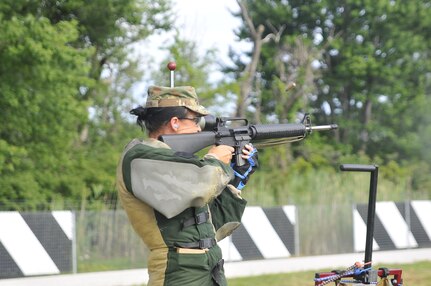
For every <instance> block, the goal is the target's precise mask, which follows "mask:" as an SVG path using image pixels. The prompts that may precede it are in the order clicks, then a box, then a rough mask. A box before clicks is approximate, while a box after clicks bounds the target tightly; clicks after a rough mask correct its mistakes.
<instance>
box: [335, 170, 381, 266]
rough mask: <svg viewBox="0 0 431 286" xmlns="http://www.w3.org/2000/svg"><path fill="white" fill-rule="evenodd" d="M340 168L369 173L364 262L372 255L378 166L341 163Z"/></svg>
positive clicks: (368, 260) (370, 258) (369, 259)
mask: <svg viewBox="0 0 431 286" xmlns="http://www.w3.org/2000/svg"><path fill="white" fill-rule="evenodd" d="M340 170H341V171H352V172H370V173H371V176H370V193H369V196H368V217H367V236H366V239H365V258H364V262H365V263H366V262H371V260H372V256H373V236H374V218H375V214H376V198H377V178H378V176H379V166H377V165H356V164H343V165H341V166H340ZM368 266H369V267H371V264H369V265H368Z"/></svg>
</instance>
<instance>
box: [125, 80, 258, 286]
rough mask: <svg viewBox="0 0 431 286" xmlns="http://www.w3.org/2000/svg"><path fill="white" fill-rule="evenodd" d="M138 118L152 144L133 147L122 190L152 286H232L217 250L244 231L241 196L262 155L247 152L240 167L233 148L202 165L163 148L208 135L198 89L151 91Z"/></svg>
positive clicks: (212, 154)
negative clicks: (170, 138)
mask: <svg viewBox="0 0 431 286" xmlns="http://www.w3.org/2000/svg"><path fill="white" fill-rule="evenodd" d="M131 113H132V114H134V115H136V116H137V123H138V124H139V125H140V126H141V127H142V128H144V127H145V128H146V130H147V132H148V137H149V138H148V139H146V140H144V141H140V140H137V139H134V140H132V141H131V142H130V143H129V144H128V145H127V146H126V148H125V150H124V153H123V155H122V158H121V160H120V163H119V165H118V169H117V187H118V192H119V196H120V199H121V202H122V205H123V208H124V209H125V210H126V212H127V215H128V217H129V220H130V222H131V224H132V226H133V228H134V229H135V231H136V232H137V233H138V235H139V236H140V237H141V238H142V240H143V241H144V243H145V244H146V245H147V246H148V248H149V249H150V254H149V257H148V273H149V283H148V285H153V286H154V285H175V286H178V285H187V286H192V285H196V286H203V285H204V286H205V285H226V284H227V283H226V278H225V276H224V270H223V259H222V252H221V249H220V247H219V246H218V245H217V242H219V241H220V240H222V239H223V238H225V237H226V236H228V235H230V234H231V233H232V232H233V231H234V230H235V229H236V228H237V227H238V226H239V225H240V221H241V217H242V214H243V212H244V208H245V205H246V201H245V200H244V199H243V198H242V197H241V190H240V189H242V187H243V186H244V185H245V183H246V182H247V180H248V177H249V175H250V174H252V173H253V172H254V170H255V168H256V167H257V165H258V162H257V150H256V149H255V148H253V146H251V145H247V146H246V148H245V149H244V150H243V151H242V152H243V154H242V157H243V158H244V159H246V162H247V164H246V165H245V166H241V167H236V166H235V165H233V166H231V159H232V153H233V151H234V149H233V148H232V147H230V146H226V145H220V146H213V147H212V148H210V149H209V151H208V153H207V154H206V155H205V156H204V157H203V158H201V159H200V158H197V157H195V156H194V155H193V154H188V153H181V152H175V151H173V150H172V149H170V148H169V146H168V145H166V144H165V143H163V142H161V141H159V140H157V138H158V137H159V136H160V135H164V134H182V133H196V132H200V131H201V128H200V126H199V121H200V118H201V117H202V116H204V115H207V114H208V111H207V110H206V109H205V108H204V107H203V106H201V105H199V103H198V98H197V95H196V92H195V89H194V88H193V87H189V86H183V87H170V88H168V87H155V86H153V87H150V88H149V90H148V99H147V103H146V106H145V107H138V108H135V109H133V110H132V111H131Z"/></svg>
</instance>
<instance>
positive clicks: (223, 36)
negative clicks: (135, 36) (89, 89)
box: [133, 0, 250, 98]
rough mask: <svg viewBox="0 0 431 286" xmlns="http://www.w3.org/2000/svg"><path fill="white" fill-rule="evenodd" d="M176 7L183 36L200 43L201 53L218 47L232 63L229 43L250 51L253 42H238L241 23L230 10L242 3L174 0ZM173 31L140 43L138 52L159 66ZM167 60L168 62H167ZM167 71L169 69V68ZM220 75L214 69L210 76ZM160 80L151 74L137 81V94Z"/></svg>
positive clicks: (217, 77)
mask: <svg viewBox="0 0 431 286" xmlns="http://www.w3.org/2000/svg"><path fill="white" fill-rule="evenodd" d="M172 2H173V4H174V7H175V8H174V10H175V11H176V13H177V15H178V16H177V19H176V27H178V29H179V31H180V33H181V35H182V37H183V38H185V39H187V40H190V41H194V42H196V43H197V44H198V45H197V46H198V47H199V48H200V49H199V53H200V54H201V55H203V54H204V52H205V51H207V50H208V49H211V48H215V49H217V51H218V57H219V59H220V60H219V62H221V63H224V64H226V63H229V57H228V51H229V47H231V48H233V49H234V50H235V51H238V52H241V51H248V50H249V49H250V44H248V43H245V42H242V43H239V42H236V41H235V39H236V36H235V34H234V30H235V29H236V28H237V27H239V25H240V23H241V21H240V19H238V18H237V17H234V16H233V15H232V13H231V11H234V12H238V11H239V6H238V4H237V2H236V1H235V0H173V1H172ZM170 38H172V35H166V34H164V35H161V36H159V35H154V36H151V37H150V38H149V42H148V41H146V42H145V44H144V45H142V46H139V47H138V49H137V51H136V53H138V54H145V55H151V59H148V60H147V63H145V64H152V65H153V66H160V63H161V61H162V60H164V59H165V57H166V54H165V53H164V52H163V51H162V50H161V49H160V47H161V46H162V45H166V41H169V40H170ZM166 64H167V63H166ZM167 72H168V71H167ZM220 77H221V74H220V73H213V74H212V75H210V79H212V80H214V81H216V80H218V79H219V78H220ZM153 84H156V85H157V84H158V83H154V82H152V80H151V79H150V78H144V79H143V81H142V82H139V83H137V84H136V86H135V88H134V92H133V93H134V94H135V96H137V97H141V98H142V96H146V90H147V89H148V87H149V86H150V85H153Z"/></svg>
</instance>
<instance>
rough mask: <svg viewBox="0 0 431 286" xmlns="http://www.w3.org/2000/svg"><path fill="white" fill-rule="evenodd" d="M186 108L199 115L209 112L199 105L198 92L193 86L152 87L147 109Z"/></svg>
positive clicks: (149, 91) (149, 92)
mask: <svg viewBox="0 0 431 286" xmlns="http://www.w3.org/2000/svg"><path fill="white" fill-rule="evenodd" d="M172 106H184V107H186V108H188V109H190V110H191V111H194V112H196V113H198V114H199V115H207V114H209V112H208V111H207V110H206V109H205V107H203V106H202V105H200V104H199V101H198V96H197V95H196V91H195V89H194V88H193V87H191V86H177V87H163V86H150V88H149V89H148V98H147V103H146V105H145V107H147V108H152V107H172Z"/></svg>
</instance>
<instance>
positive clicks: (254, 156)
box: [231, 148, 259, 190]
mask: <svg viewBox="0 0 431 286" xmlns="http://www.w3.org/2000/svg"><path fill="white" fill-rule="evenodd" d="M249 156H250V157H249V158H248V159H246V160H245V164H244V165H243V166H237V165H236V164H235V163H231V167H232V169H233V172H234V174H235V177H234V179H233V180H232V181H231V184H232V185H233V186H234V187H236V188H237V189H238V190H242V189H243V188H244V186H245V184H247V181H248V179H249V177H250V175H251V174H253V173H254V171H256V169H257V168H258V167H259V162H258V153H257V149H256V148H253V150H252V151H251V152H250V155H249Z"/></svg>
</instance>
